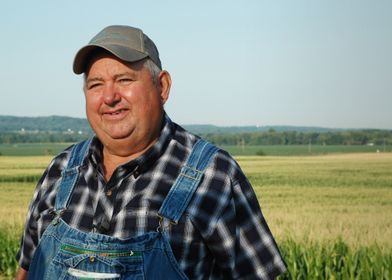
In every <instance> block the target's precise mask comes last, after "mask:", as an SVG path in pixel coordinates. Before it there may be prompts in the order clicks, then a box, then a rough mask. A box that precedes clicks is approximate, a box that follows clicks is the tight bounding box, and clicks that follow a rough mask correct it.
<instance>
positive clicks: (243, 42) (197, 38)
mask: <svg viewBox="0 0 392 280" xmlns="http://www.w3.org/2000/svg"><path fill="white" fill-rule="evenodd" d="M108 3H109V1H91V0H84V1H61V2H60V1H49V0H47V1H27V0H26V1H11V0H10V1H2V3H1V10H0V30H1V36H2V39H1V44H0V63H1V66H2V67H1V70H0V73H1V75H0V77H1V78H0V79H1V80H0V81H1V82H0V94H1V99H2V102H0V115H16V116H48V115H65V116H74V117H84V97H83V93H82V78H81V77H80V76H77V75H74V74H73V72H72V60H73V57H74V55H75V53H76V52H77V50H78V49H79V48H80V47H82V46H83V45H84V44H86V43H87V42H88V41H89V40H90V38H91V37H92V36H94V35H95V34H96V33H97V32H99V31H100V30H101V29H102V28H103V27H105V26H107V25H112V24H127V25H133V26H138V27H140V28H142V29H143V30H144V31H145V33H146V34H148V35H149V36H150V37H151V38H152V39H153V40H154V42H155V43H156V44H157V46H158V49H159V51H160V54H161V60H162V62H163V66H164V68H165V69H167V70H168V71H169V72H170V73H171V75H172V80H173V86H172V90H171V97H170V99H169V101H168V103H167V105H166V110H167V112H168V113H169V115H170V116H171V118H172V119H173V120H174V121H176V122H178V123H181V124H215V125H225V126H228V125H301V126H323V127H339V128H387V129H392V110H391V107H392V78H391V75H392V14H391V11H392V1H383V0H380V1H363V0H358V1H354V0H346V1H342V0H340V1H337V0H328V1H327V0H325V1H311V0H308V1H304V0H299V1H262V0H258V1H256V0H255V1H252V0H249V1H174V0H168V1H137V2H136V1H111V2H110V3H111V4H110V5H108Z"/></svg>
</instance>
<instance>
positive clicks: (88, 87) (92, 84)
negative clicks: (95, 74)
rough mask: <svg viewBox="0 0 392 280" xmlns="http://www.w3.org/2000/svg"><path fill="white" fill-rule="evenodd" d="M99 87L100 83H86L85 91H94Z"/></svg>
mask: <svg viewBox="0 0 392 280" xmlns="http://www.w3.org/2000/svg"><path fill="white" fill-rule="evenodd" d="M101 85H102V82H90V83H87V89H88V90H90V89H95V88H97V87H99V86H101Z"/></svg>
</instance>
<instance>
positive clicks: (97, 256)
mask: <svg viewBox="0 0 392 280" xmlns="http://www.w3.org/2000/svg"><path fill="white" fill-rule="evenodd" d="M143 275H144V273H143V256H142V253H141V252H134V251H132V250H99V249H91V248H83V247H80V246H74V245H66V244H63V245H62V246H61V248H60V250H59V253H58V254H57V255H56V257H55V258H54V259H53V262H52V264H51V266H50V268H49V270H48V275H47V277H46V279H62V280H68V279H69V280H71V279H72V280H74V279H83V280H87V279H113V280H114V279H118V280H120V279H121V280H122V279H124V280H125V279H127V280H128V279H129V280H136V279H137V280H143V279H144V276H143Z"/></svg>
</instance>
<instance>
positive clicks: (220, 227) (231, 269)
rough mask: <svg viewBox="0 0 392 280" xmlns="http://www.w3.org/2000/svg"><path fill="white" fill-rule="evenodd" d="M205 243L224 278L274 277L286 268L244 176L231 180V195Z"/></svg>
mask: <svg viewBox="0 0 392 280" xmlns="http://www.w3.org/2000/svg"><path fill="white" fill-rule="evenodd" d="M207 243H208V246H209V248H210V250H211V251H212V253H213V255H214V257H215V259H216V261H217V264H218V266H220V268H221V270H222V274H223V276H224V278H225V279H274V278H275V277H276V276H278V275H279V274H281V273H282V272H284V271H285V270H286V267H285V263H284V261H283V259H282V257H281V255H280V252H279V250H278V247H277V245H276V243H275V240H274V238H273V236H272V234H271V232H270V230H269V227H268V225H267V223H266V221H265V219H264V217H263V215H262V212H261V210H260V206H259V202H258V201H257V198H256V195H255V193H254V191H253V189H252V186H251V185H250V184H249V182H248V180H246V179H244V180H242V181H240V182H235V183H233V184H232V192H231V199H230V200H229V203H228V204H227V205H226V207H225V208H224V209H223V211H222V212H221V214H220V217H219V219H218V221H217V222H216V224H215V227H214V229H213V231H212V233H211V235H210V236H209V237H208V239H207Z"/></svg>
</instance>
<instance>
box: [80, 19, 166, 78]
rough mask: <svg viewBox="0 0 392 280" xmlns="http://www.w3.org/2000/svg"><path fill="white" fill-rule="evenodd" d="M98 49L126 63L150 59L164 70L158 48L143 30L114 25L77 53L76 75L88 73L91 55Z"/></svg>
mask: <svg viewBox="0 0 392 280" xmlns="http://www.w3.org/2000/svg"><path fill="white" fill-rule="evenodd" d="M96 49H104V50H106V51H108V52H110V53H111V54H113V55H114V56H116V57H118V58H119V59H121V60H123V61H126V62H135V61H139V60H142V59H143V58H146V57H149V58H150V59H151V60H152V61H153V62H154V63H155V64H156V65H157V66H158V67H159V68H160V69H162V65H161V61H160V59H159V53H158V49H157V47H156V46H155V44H154V42H153V41H152V40H151V39H150V38H148V37H147V35H146V34H144V33H143V31H142V30H141V29H139V28H135V27H131V26H125V25H112V26H108V27H105V28H104V29H103V30H102V31H101V32H99V33H98V34H97V35H95V37H94V38H92V39H91V41H90V42H89V43H88V44H87V45H86V46H84V47H83V48H81V49H80V50H79V51H78V52H77V53H76V56H75V59H74V63H73V71H74V72H75V74H81V73H83V72H85V71H86V66H87V63H88V60H89V55H90V54H91V52H92V51H94V50H96Z"/></svg>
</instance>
